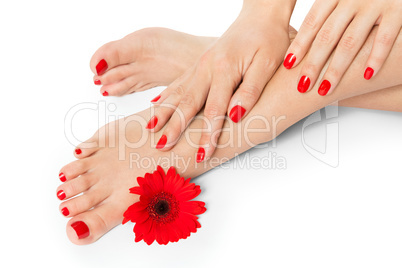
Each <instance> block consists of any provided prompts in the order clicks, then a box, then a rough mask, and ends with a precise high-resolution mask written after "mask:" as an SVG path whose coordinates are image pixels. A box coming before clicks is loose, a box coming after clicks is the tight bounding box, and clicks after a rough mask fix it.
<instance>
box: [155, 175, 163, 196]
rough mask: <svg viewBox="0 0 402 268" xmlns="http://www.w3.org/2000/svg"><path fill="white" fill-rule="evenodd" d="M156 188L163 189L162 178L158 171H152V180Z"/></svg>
mask: <svg viewBox="0 0 402 268" xmlns="http://www.w3.org/2000/svg"><path fill="white" fill-rule="evenodd" d="M153 182H154V184H155V186H156V189H157V191H158V192H160V191H163V179H162V177H161V175H160V174H159V172H156V173H154V180H153Z"/></svg>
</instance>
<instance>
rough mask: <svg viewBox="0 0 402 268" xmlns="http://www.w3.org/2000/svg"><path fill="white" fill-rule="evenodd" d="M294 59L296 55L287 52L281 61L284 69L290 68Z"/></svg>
mask: <svg viewBox="0 0 402 268" xmlns="http://www.w3.org/2000/svg"><path fill="white" fill-rule="evenodd" d="M295 61H296V56H295V55H293V53H289V54H288V55H287V56H286V58H285V60H284V61H283V66H285V68H286V69H290V68H292V66H293V64H294V63H295Z"/></svg>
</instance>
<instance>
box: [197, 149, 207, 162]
mask: <svg viewBox="0 0 402 268" xmlns="http://www.w3.org/2000/svg"><path fill="white" fill-rule="evenodd" d="M204 157H205V149H204V148H202V147H200V148H199V149H198V152H197V163H200V162H202V161H203V160H204Z"/></svg>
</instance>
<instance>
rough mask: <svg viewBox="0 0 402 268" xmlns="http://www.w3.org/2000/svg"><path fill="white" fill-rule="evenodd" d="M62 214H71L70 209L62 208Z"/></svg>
mask: <svg viewBox="0 0 402 268" xmlns="http://www.w3.org/2000/svg"><path fill="white" fill-rule="evenodd" d="M61 214H63V215H64V216H66V217H67V216H68V215H69V214H70V211H68V208H62V209H61Z"/></svg>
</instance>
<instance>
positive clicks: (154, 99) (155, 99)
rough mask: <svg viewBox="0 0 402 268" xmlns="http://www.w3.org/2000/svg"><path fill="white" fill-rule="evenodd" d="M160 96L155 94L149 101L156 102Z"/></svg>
mask: <svg viewBox="0 0 402 268" xmlns="http://www.w3.org/2000/svg"><path fill="white" fill-rule="evenodd" d="M160 98H161V95H158V96H156V97H155V98H153V99H152V100H151V102H157V101H158V100H159V99H160Z"/></svg>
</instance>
